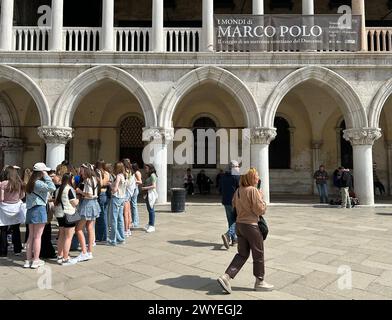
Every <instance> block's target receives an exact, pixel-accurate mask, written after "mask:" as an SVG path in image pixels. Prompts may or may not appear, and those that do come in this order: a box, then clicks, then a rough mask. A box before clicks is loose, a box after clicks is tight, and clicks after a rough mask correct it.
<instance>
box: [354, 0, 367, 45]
mask: <svg viewBox="0 0 392 320" xmlns="http://www.w3.org/2000/svg"><path fill="white" fill-rule="evenodd" d="M351 4H352V13H353V15H358V16H361V22H362V25H361V35H362V36H361V50H362V51H367V50H368V42H367V33H366V11H365V0H352V1H351Z"/></svg>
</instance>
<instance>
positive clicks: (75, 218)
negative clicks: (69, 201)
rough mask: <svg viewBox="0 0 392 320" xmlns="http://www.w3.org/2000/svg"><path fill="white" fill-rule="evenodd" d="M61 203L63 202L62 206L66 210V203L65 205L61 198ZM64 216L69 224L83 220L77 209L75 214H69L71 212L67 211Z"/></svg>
mask: <svg viewBox="0 0 392 320" xmlns="http://www.w3.org/2000/svg"><path fill="white" fill-rule="evenodd" d="M60 204H61V207H62V208H63V210H64V205H63V202H62V201H61V200H60ZM64 218H65V222H66V223H67V224H74V223H77V222H79V221H80V220H82V217H81V215H80V213H79V210H76V211H75V213H74V214H69V213H65V212H64Z"/></svg>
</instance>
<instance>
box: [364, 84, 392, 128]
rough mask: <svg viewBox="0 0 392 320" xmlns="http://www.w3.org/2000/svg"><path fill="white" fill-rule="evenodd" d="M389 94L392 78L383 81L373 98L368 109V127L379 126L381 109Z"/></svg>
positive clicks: (390, 92) (391, 91)
mask: <svg viewBox="0 0 392 320" xmlns="http://www.w3.org/2000/svg"><path fill="white" fill-rule="evenodd" d="M391 94H392V79H390V80H388V81H387V82H386V83H384V84H383V85H382V86H381V88H380V89H379V90H378V91H377V93H376V95H375V97H374V98H373V101H372V104H371V105H370V109H369V127H372V128H379V126H380V117H381V112H382V109H383V108H384V105H385V103H386V102H387V100H388V98H389V97H390V96H391Z"/></svg>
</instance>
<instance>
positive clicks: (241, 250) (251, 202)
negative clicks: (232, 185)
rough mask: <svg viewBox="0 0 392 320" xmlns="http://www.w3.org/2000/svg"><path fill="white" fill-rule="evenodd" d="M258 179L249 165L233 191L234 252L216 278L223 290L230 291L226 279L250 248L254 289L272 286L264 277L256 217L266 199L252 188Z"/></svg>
mask: <svg viewBox="0 0 392 320" xmlns="http://www.w3.org/2000/svg"><path fill="white" fill-rule="evenodd" d="M258 181H259V174H258V172H257V170H256V169H254V168H251V169H249V170H248V172H247V173H246V174H245V175H242V176H241V177H240V186H239V188H238V190H237V191H236V192H235V194H234V198H233V207H235V208H236V212H237V226H236V232H237V237H238V253H237V254H236V255H235V257H234V259H233V261H232V262H231V264H230V265H229V267H228V268H227V269H226V272H225V273H224V274H223V275H222V276H220V277H219V278H218V283H219V284H220V286H221V287H222V289H223V290H224V291H225V292H226V293H231V285H230V280H231V279H234V278H235V276H236V275H237V274H238V272H239V271H240V270H241V268H242V267H243V265H244V264H245V262H246V261H247V260H248V258H249V254H250V251H252V257H253V275H254V276H255V277H256V282H255V285H254V289H255V290H256V291H271V290H272V289H273V288H274V286H273V285H270V284H268V283H267V282H266V281H265V280H264V278H265V267H264V240H263V236H262V234H261V231H260V229H259V226H258V221H259V219H260V216H262V215H264V214H265V212H266V203H265V201H264V200H263V195H262V192H261V191H260V190H258V189H257V188H256V185H257V183H258Z"/></svg>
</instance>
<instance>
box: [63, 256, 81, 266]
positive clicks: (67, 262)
mask: <svg viewBox="0 0 392 320" xmlns="http://www.w3.org/2000/svg"><path fill="white" fill-rule="evenodd" d="M77 263H78V260H77V259H71V258H68V259H67V260H63V262H62V263H61V265H62V266H72V265H74V264H77Z"/></svg>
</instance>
